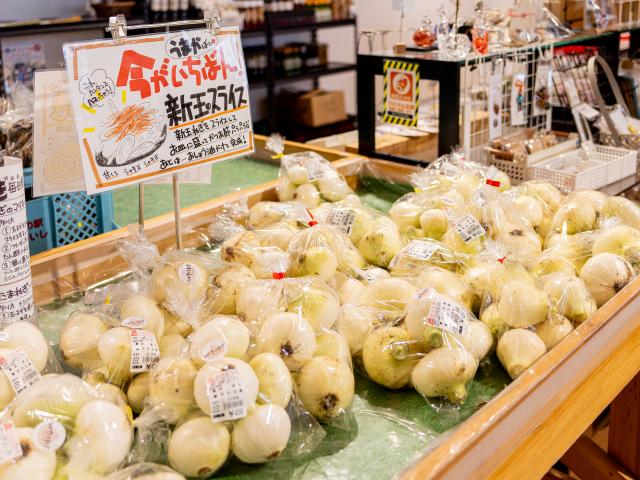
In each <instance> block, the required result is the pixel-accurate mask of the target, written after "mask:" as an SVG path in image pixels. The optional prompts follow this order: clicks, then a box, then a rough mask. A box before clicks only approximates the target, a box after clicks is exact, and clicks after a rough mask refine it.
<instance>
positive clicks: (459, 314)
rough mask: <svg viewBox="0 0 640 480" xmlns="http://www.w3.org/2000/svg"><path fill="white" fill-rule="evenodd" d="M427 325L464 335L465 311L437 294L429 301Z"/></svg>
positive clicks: (465, 324)
mask: <svg viewBox="0 0 640 480" xmlns="http://www.w3.org/2000/svg"><path fill="white" fill-rule="evenodd" d="M427 325H431V326H432V327H436V328H440V329H442V330H446V331H447V332H451V333H457V334H458V335H464V334H465V332H466V331H467V312H466V311H465V309H464V308H462V307H461V306H459V305H456V304H455V303H453V302H450V301H448V300H445V299H444V298H443V297H442V296H437V297H436V298H435V299H434V300H433V301H432V302H431V307H430V308H429V314H428V315H427Z"/></svg>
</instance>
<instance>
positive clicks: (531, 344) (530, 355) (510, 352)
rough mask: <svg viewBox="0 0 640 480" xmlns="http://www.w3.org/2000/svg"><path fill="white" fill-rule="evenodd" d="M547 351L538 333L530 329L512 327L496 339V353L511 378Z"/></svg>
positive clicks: (518, 374)
mask: <svg viewBox="0 0 640 480" xmlns="http://www.w3.org/2000/svg"><path fill="white" fill-rule="evenodd" d="M546 351H547V347H546V346H545V344H544V342H543V341H542V339H541V338H540V337H538V335H536V334H535V333H534V332H532V331H531V330H527V329H524V328H514V329H513V330H509V331H508V332H505V334H504V335H502V337H500V340H499V341H498V347H497V349H496V353H497V354H498V359H499V360H500V363H502V366H503V367H504V368H505V370H507V372H508V373H509V375H510V376H511V378H516V377H518V376H520V374H521V373H522V372H524V371H525V370H526V369H527V368H529V367H530V366H531V365H533V363H534V362H535V361H536V360H538V359H539V358H540V357H542V355H544V354H545V353H546Z"/></svg>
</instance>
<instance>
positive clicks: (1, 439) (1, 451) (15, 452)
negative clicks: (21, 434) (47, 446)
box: [0, 420, 22, 465]
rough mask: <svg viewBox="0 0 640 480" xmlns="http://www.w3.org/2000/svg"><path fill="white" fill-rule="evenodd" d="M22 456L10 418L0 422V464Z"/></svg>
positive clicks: (18, 440) (14, 427)
mask: <svg viewBox="0 0 640 480" xmlns="http://www.w3.org/2000/svg"><path fill="white" fill-rule="evenodd" d="M20 457H22V447H21V446H20V439H19V438H18V434H17V432H16V426H15V425H14V424H13V422H12V421H11V420H6V421H4V422H2V423H0V465H2V464H4V463H6V462H9V461H11V460H15V459H16V458H20Z"/></svg>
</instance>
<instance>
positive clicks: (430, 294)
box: [413, 287, 437, 302]
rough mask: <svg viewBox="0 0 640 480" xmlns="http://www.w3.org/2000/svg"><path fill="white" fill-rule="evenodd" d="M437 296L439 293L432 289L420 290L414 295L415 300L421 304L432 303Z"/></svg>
mask: <svg viewBox="0 0 640 480" xmlns="http://www.w3.org/2000/svg"><path fill="white" fill-rule="evenodd" d="M436 295H437V292H436V291H435V290H434V289H433V288H430V287H426V288H423V289H422V290H418V291H417V292H416V293H415V294H414V295H413V299H414V300H418V301H420V302H426V301H431V300H433V299H434V297H435V296H436Z"/></svg>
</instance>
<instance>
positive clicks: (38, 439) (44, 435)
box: [31, 420, 67, 452]
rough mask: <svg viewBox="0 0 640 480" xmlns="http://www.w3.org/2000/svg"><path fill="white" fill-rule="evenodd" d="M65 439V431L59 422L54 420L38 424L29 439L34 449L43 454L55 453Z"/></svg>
mask: <svg viewBox="0 0 640 480" xmlns="http://www.w3.org/2000/svg"><path fill="white" fill-rule="evenodd" d="M66 438H67V431H66V430H65V429H64V427H63V426H62V424H61V423H60V422H56V421H55V420H49V421H46V422H42V423H39V424H38V425H37V426H36V428H34V429H33V434H32V437H31V439H32V440H33V444H34V445H35V446H36V448H38V450H42V451H43V452H55V451H56V450H58V449H59V448H60V447H61V446H62V444H63V443H64V441H65V439H66Z"/></svg>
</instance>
